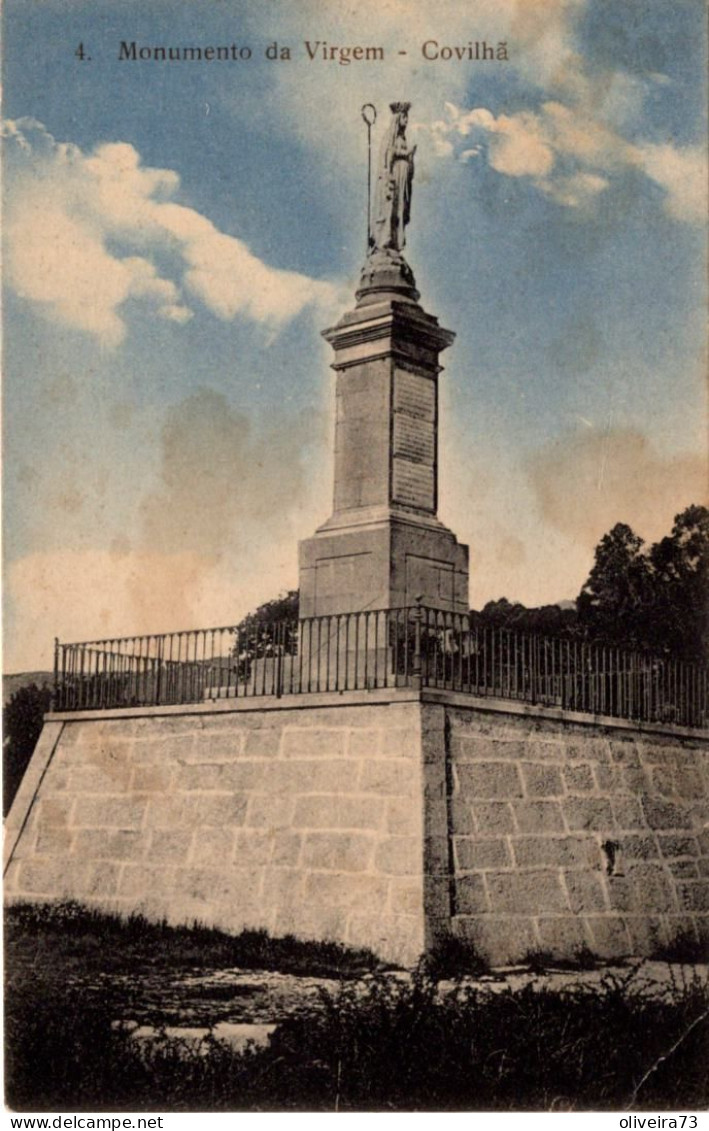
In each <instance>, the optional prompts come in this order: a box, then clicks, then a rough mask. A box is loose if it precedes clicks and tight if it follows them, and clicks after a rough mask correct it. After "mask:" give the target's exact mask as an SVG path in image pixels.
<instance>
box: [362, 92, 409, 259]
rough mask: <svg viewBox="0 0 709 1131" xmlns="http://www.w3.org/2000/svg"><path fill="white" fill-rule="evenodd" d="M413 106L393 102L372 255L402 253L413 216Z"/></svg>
mask: <svg viewBox="0 0 709 1131" xmlns="http://www.w3.org/2000/svg"><path fill="white" fill-rule="evenodd" d="M410 105H411V103H410V102H392V104H391V112H392V115H393V117H392V120H391V123H390V125H389V128H388V130H387V132H386V134H385V136H384V138H383V139H382V144H381V149H380V151H379V164H378V167H377V182H376V185H375V188H374V206H373V208H372V222H371V228H370V232H369V247H370V252H373V251H387V250H391V251H401V250H402V248H403V247H404V245H405V244H406V230H405V229H406V225H407V224H408V222H409V217H410V215H411V184H412V181H413V179H414V154H415V152H416V146H414V147H413V148H412V149H409V147H408V143H407V141H406V126H407V124H408V120H409V107H410Z"/></svg>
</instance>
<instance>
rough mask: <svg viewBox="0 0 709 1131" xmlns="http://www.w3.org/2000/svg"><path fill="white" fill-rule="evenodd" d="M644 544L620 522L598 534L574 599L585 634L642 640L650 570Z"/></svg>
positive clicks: (608, 640)
mask: <svg viewBox="0 0 709 1131" xmlns="http://www.w3.org/2000/svg"><path fill="white" fill-rule="evenodd" d="M644 546H645V543H644V542H643V539H642V538H640V537H639V536H638V535H637V534H635V533H634V531H632V530H631V529H630V527H629V526H626V524H625V523H624V522H619V523H617V524H616V525H615V526H614V527H613V529H612V530H611V531H610V532H609V533H608V534H604V536H603V538H601V541H600V542H599V543H598V546H597V547H596V554H595V564H594V566H593V569H592V570H591V572H590V574H589V576H588V579H587V580H586V583H585V584H584V586H583V588H582V590H581V592H580V593H579V596H578V601H577V608H578V615H579V626H580V627H581V629H582V630H584V631H585V634H586V635H589V636H591V637H592V638H593V639H595V640H598V641H601V642H603V643H605V644H624V645H626V646H628V647H633V646H642V644H643V643H644V635H645V633H644V619H645V616H646V614H647V606H648V603H649V594H650V574H651V571H650V566H649V563H648V558H647V555H646V553H645V552H644Z"/></svg>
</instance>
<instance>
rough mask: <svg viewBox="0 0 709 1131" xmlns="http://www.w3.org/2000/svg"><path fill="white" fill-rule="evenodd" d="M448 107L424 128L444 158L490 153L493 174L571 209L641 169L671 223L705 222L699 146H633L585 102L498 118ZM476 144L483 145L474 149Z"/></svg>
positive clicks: (704, 168)
mask: <svg viewBox="0 0 709 1131" xmlns="http://www.w3.org/2000/svg"><path fill="white" fill-rule="evenodd" d="M621 85H622V84H621ZM633 89H634V88H633ZM628 99H629V96H628V97H627V98H626V101H627V100H628ZM617 107H618V103H617V102H616V103H614V108H615V110H617ZM445 109H446V114H447V118H446V119H443V120H441V119H436V120H434V121H433V122H432V123H431V124H430V125H429V126H427V127H421V126H420V127H419V128H420V129H424V128H425V129H427V130H428V131H429V133H430V136H431V138H432V141H433V149H434V152H435V153H436V154H437V155H438V156H439V157H456V158H457V159H458V160H459V161H462V162H465V161H467V160H468V159H469V158H470V157H471V156H472V155H477V153H478V152H486V153H487V160H488V163H489V164H490V166H491V168H493V169H495V171H496V172H498V173H502V174H504V175H505V176H509V177H529V178H530V180H531V181H532V183H533V184H534V185H535V187H536V188H537V189H539V191H540V192H543V193H545V194H546V195H547V196H549V197H551V198H552V199H553V200H555V201H556V202H557V203H558V204H561V205H563V206H565V207H567V208H579V207H584V206H588V205H590V204H591V203H592V202H593V201H594V200H595V198H596V197H598V195H599V194H600V193H602V192H603V191H604V190H605V189H607V188H608V187H609V185H610V184H611V180H612V177H613V176H614V175H616V174H618V173H619V172H622V171H623V170H628V169H639V170H641V171H642V172H643V173H645V175H646V176H647V177H649V178H650V180H652V181H654V182H655V184H657V185H659V186H660V188H662V189H664V191H665V209H666V211H667V213H668V214H669V215H670V216H672V217H673V218H674V219H676V220H681V221H686V222H688V223H703V222H704V220H705V218H706V214H707V162H706V154H705V153H704V150H703V149H702V148H700V147H698V146H697V147H687V148H685V149H679V148H677V147H676V146H673V145H671V144H665V145H649V144H647V145H640V144H633V143H631V142H629V141H627V140H626V139H625V138H624V137H623V136H622V135H621V134H620V133H619V132H618V131H616V130H615V129H613V128H612V127H611V126H610V125H609V124H608V123H607V122H606V121H605V120H602V118H601V117H600V116H594V113H592V112H591V111H590V109H589V108H588V106H586V105H585V104H584V103H581V104H579V105H576V106H569V105H565V104H564V103H561V102H559V101H556V100H550V101H547V102H544V103H543V104H542V105H541V107H540V108H539V110H538V111H537V112H532V111H529V110H521V111H518V112H517V113H515V114H511V115H507V114H499V115H498V116H495V115H494V114H493V113H492V112H491V111H490V110H488V109H487V108H485V107H482V106H478V107H475V108H473V109H471V110H464V109H461V108H459V107H458V106H456V105H455V104H454V103H451V102H447V103H446V104H445ZM461 139H466V140H465V142H463V141H462V140H461ZM471 139H472V140H473V141H475V142H477V143H478V144H476V145H475V146H474V147H472V148H471V146H470V140H471ZM463 146H465V148H463Z"/></svg>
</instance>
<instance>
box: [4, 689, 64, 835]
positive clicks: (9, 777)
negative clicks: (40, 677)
mask: <svg viewBox="0 0 709 1131" xmlns="http://www.w3.org/2000/svg"><path fill="white" fill-rule="evenodd" d="M51 699H52V693H51V690H50V689H49V688H48V687H47V686H46V684H45V685H43V686H42V687H38V686H37V684H36V683H30V684H27V686H25V687H20V688H18V689H17V691H15V692H14V694H13V695H11V696H10V700H9V702H8V703H7V704H6V706H5V707H4V709H3V713H2V714H3V718H2V724H3V760H2V769H3V775H2V804H3V816H7V814H8V813H9V812H10V806H11V805H12V802H13V800H14V798H15V794H16V793H17V791H18V789H19V788H20V782H21V781H22V778H23V776H24V773H25V770H26V769H27V766H28V765H29V761H30V758H31V757H32V752H33V751H34V748H35V746H36V745H37V739H38V738H39V736H40V734H41V732H42V725H43V721H44V715H45V712H46V711H48V710H49V707H50V704H51Z"/></svg>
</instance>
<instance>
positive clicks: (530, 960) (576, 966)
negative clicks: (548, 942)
mask: <svg viewBox="0 0 709 1131" xmlns="http://www.w3.org/2000/svg"><path fill="white" fill-rule="evenodd" d="M522 965H523V966H527V967H528V968H529V970H530V971H531V972H532V973H533V974H546V973H548V972H549V971H550V970H570V971H574V970H596V969H597V968H598V967H599V966H602V965H603V962H602V960H601V959H600V958H598V956H597V955H595V954H594V953H593V951H592V950H591V949H590V948H589V947H587V946H585V945H584V946H580V947H578V948H577V949H576V951H575V952H574V954H573V957H572V958H555V957H554V955H553V954H552V953H551V951H549V950H528V951H527V953H526V954H525V956H524V958H523V959H522Z"/></svg>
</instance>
